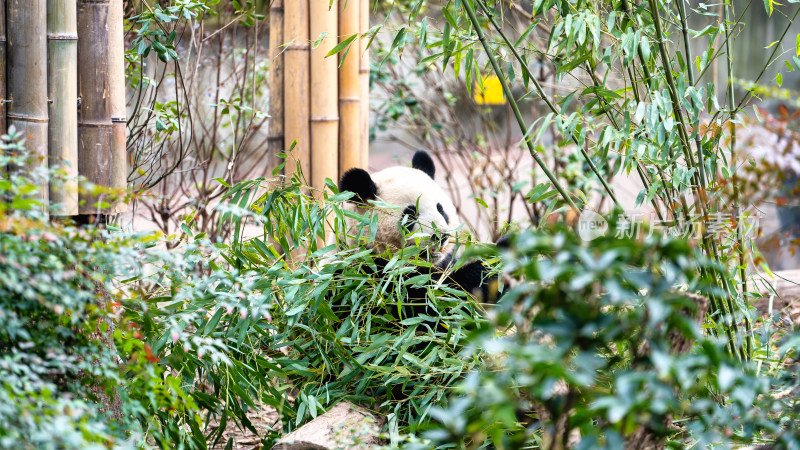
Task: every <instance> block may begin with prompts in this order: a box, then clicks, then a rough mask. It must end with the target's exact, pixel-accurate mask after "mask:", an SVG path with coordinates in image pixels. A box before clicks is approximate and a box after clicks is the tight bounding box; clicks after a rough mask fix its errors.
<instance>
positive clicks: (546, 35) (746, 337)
mask: <svg viewBox="0 0 800 450" xmlns="http://www.w3.org/2000/svg"><path fill="white" fill-rule="evenodd" d="M514 6H515V5H513V4H511V3H509V2H505V1H500V0H497V1H490V0H463V1H459V2H450V3H447V4H446V5H444V6H443V10H442V12H443V14H442V20H441V22H439V24H440V25H441V26H439V27H435V26H434V25H429V22H428V19H429V18H428V17H425V18H424V19H423V18H422V13H421V11H423V8H422V2H411V6H409V11H410V19H409V22H408V24H409V25H407V26H403V27H402V28H401V29H399V30H398V31H397V32H396V33H395V36H397V38H395V40H394V43H393V45H392V50H393V51H397V52H400V51H402V49H403V46H404V44H405V43H406V42H411V40H412V39H413V38H414V36H416V37H417V38H418V39H419V43H420V47H421V48H423V49H424V51H425V52H427V53H426V54H424V55H423V56H424V62H425V63H426V64H434V63H436V64H441V68H442V70H444V71H445V72H446V71H448V70H451V68H452V70H453V72H454V75H455V76H456V77H457V78H459V79H462V80H464V82H465V83H466V85H467V89H479V82H480V80H481V79H482V78H483V77H484V76H486V75H488V74H493V75H495V76H497V77H498V78H499V81H500V83H501V84H502V87H503V91H504V94H505V96H506V98H507V100H508V102H509V106H510V108H511V110H512V111H513V115H514V118H515V119H516V123H517V125H518V126H519V129H520V131H521V132H522V134H523V135H524V136H525V139H524V141H525V145H526V147H527V149H528V150H529V152H530V155H531V157H532V158H533V159H534V160H535V161H536V163H537V165H538V168H539V170H541V172H542V173H543V174H544V175H545V176H546V178H547V179H548V180H549V184H550V188H551V189H554V190H555V191H557V193H558V195H559V196H560V199H561V202H562V204H563V207H564V208H566V209H571V210H573V211H576V212H577V211H578V210H581V209H585V208H587V207H589V208H590V207H591V205H590V204H589V203H588V200H587V198H588V197H591V195H592V194H591V193H584V192H574V191H573V192H571V191H569V190H568V189H567V188H566V187H565V186H563V185H562V182H561V181H560V180H559V179H558V178H557V177H556V175H555V174H554V173H553V172H552V171H551V168H549V167H548V165H547V163H546V162H545V161H544V159H543V156H544V155H543V154H541V151H540V150H537V145H538V144H539V142H538V140H539V139H540V137H541V136H542V134H543V133H542V131H543V130H545V129H548V128H552V129H555V130H556V132H557V134H558V135H559V136H561V138H562V139H564V140H565V141H571V143H572V146H573V148H574V151H575V152H576V153H577V154H578V155H579V157H580V158H582V159H583V160H584V163H585V167H586V168H587V173H589V174H591V175H592V176H593V177H595V178H596V182H597V187H598V192H597V195H599V196H605V197H607V198H608V199H610V201H611V203H612V204H613V205H614V206H615V208H617V209H621V208H622V205H621V204H620V202H619V201H618V199H617V195H616V192H615V190H614V188H613V186H612V182H613V180H614V178H615V177H620V176H628V175H630V174H634V176H635V177H638V179H639V181H640V182H641V184H642V185H643V186H644V188H643V190H642V191H641V192H640V193H639V196H638V197H637V199H636V204H637V206H638V205H639V204H642V203H647V204H650V205H651V206H652V210H653V211H654V214H655V215H656V216H657V217H658V221H659V222H660V224H662V225H665V226H667V227H669V228H671V229H672V230H673V231H676V230H679V231H680V232H681V233H685V234H687V235H689V236H692V237H693V240H694V241H696V242H697V244H698V245H699V246H700V247H701V248H702V251H703V253H704V254H705V255H706V257H708V258H709V260H710V261H713V262H714V263H715V264H719V265H721V266H724V267H726V268H727V269H728V270H726V271H723V272H721V273H726V274H727V275H726V276H723V275H715V280H716V284H717V287H718V289H717V291H716V292H715V294H713V295H712V296H711V298H710V304H711V311H710V314H709V318H710V321H711V324H712V326H711V331H712V333H714V334H718V335H720V336H722V337H724V338H725V339H726V340H727V342H728V348H729V351H730V352H731V353H732V354H735V355H737V357H738V358H740V359H742V360H747V359H750V358H752V357H753V351H754V350H753V342H752V332H753V330H752V326H751V320H750V312H749V307H748V303H749V299H750V298H751V297H752V295H751V293H750V292H749V291H750V290H752V283H753V282H754V279H755V278H756V276H755V273H756V270H757V269H760V268H761V266H760V263H759V261H760V258H759V256H758V252H757V249H756V248H755V246H754V243H753V239H754V237H755V236H754V234H755V233H757V229H756V227H754V226H753V220H752V219H753V217H754V216H755V214H757V212H756V211H754V209H753V208H748V207H747V205H745V204H744V201H743V199H741V198H738V197H739V194H738V191H737V190H736V189H735V188H734V189H733V190H731V189H730V186H732V185H735V184H736V183H735V182H733V181H734V180H735V177H736V172H737V169H738V168H739V166H740V165H741V164H742V158H741V156H739V155H738V152H737V149H736V147H735V145H736V131H735V127H734V124H735V123H736V118H737V114H741V113H740V111H741V110H742V107H743V105H744V102H745V100H746V99H747V98H748V97H749V96H750V93H749V92H748V93H747V94H746V95H745V96H743V97H742V98H740V99H739V101H738V102H737V101H735V100H736V99H735V92H736V91H735V89H734V86H733V80H734V74H733V73H732V64H731V61H732V59H733V57H734V52H735V50H734V45H733V34H734V33H735V32H736V31H737V29H738V28H739V27H741V26H742V18H743V17H745V14H746V13H747V9H745V10H744V11H741V12H739V13H738V15H736V14H735V13H734V12H733V11H731V9H732V7H731V5H730V4H729V3H728V2H725V3H724V4H723V5H722V6H720V9H719V12H716V11H710V10H708V8H709V7H708V6H707V5H704V4H701V5H699V6H697V7H693V8H691V10H689V11H687V9H688V8H690V6H687V5H686V4H685V3H684V2H660V1H657V0H647V1H644V2H641V3H637V2H633V1H630V0H621V1H614V2H593V1H578V2H560V1H551V0H541V1H535V2H533V6H532V11H531V12H530V13H529V12H528V11H527V10H521V9H520V8H519V7H517V8H516V9H517V12H518V11H522V12H521V13H522V14H525V15H527V17H528V18H529V19H530V22H529V26H528V28H527V29H518V28H514V26H513V25H512V22H511V21H508V20H506V19H507V18H506V17H505V14H513V13H515V11H514V10H515V8H514ZM798 10H800V9H798ZM687 14H696V15H705V16H713V17H715V18H717V19H718V20H717V21H716V23H714V24H712V25H709V26H708V27H707V28H706V29H704V30H700V31H698V30H692V29H690V28H689V26H688V25H687ZM794 15H795V16H796V11H795V12H794ZM790 17H792V19H791V20H790V21H789V23H788V25H787V28H786V30H785V31H784V33H783V34H782V35H781V40H783V37H785V36H786V31H788V29H789V26H791V24H792V23H793V16H791V15H790ZM420 19H422V20H420ZM775 44H777V45H775ZM790 44H791V43H790ZM773 45H774V46H775V49H774V50H773V51H772V53H771V55H770V57H769V61H768V63H767V64H766V66H769V64H771V63H772V62H773V61H775V60H776V58H777V56H776V53H777V51H778V48H782V45H783V44H782V43H781V42H780V41H778V42H775V43H773ZM698 46H700V47H701V48H703V49H704V51H703V52H702V53H703V54H702V55H695V54H693V48H697V47H698ZM701 56H702V57H701ZM542 63H544V64H548V65H553V66H554V67H555V73H556V83H557V84H558V85H559V88H560V92H559V93H558V95H555V93H554V91H547V90H546V89H544V88H543V87H542V85H541V84H540V82H539V81H538V80H537V78H536V76H535V75H534V72H535V71H534V70H533V69H532V67H533V65H534V64H540V65H541V64H542ZM787 64H788V63H787ZM718 66H723V67H724V71H723V73H724V77H722V76H717V75H716V73H717V72H718V70H717V67H718ZM712 67H713V72H714V74H715V76H714V77H713V78H712V77H711V72H712V70H711V69H712ZM765 69H766V67H765ZM761 74H762V75H763V74H764V70H762V72H761ZM717 78H721V80H717ZM758 78H759V80H760V79H761V75H760V76H759V77H758ZM717 84H719V88H718V87H717ZM718 97H719V98H718ZM531 101H538V102H541V103H542V104H543V105H545V106H546V109H547V110H548V111H549V114H547V115H546V116H545V117H540V118H538V119H537V120H536V121H535V122H534V123H526V120H525V119H524V117H523V115H522V113H521V112H520V106H519V105H520V102H531ZM721 217H724V218H725V220H724V221H725V225H724V228H725V230H726V233H724V234H720V233H714V232H713V231H714V227H715V226H717V227H718V226H719V224H716V225H715V222H718V220H717V219H720V218H721ZM717 231H718V230H717Z"/></svg>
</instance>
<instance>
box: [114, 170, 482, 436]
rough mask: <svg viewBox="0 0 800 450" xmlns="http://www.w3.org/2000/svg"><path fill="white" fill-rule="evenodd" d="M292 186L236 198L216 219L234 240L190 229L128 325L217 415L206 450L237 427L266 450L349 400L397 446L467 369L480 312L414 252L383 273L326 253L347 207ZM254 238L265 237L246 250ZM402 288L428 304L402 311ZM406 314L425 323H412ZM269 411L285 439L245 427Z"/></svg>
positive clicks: (347, 255) (358, 252) (238, 193)
mask: <svg viewBox="0 0 800 450" xmlns="http://www.w3.org/2000/svg"><path fill="white" fill-rule="evenodd" d="M293 181H294V182H293V183H288V184H284V185H276V183H275V182H274V181H265V180H254V181H250V182H242V183H239V184H237V185H235V186H232V187H231V188H230V190H229V191H228V193H227V194H226V197H227V202H228V203H227V205H228V206H222V208H223V209H224V211H225V212H224V215H225V216H226V220H230V221H231V222H232V223H234V224H235V231H234V236H235V237H236V238H235V239H234V241H233V242H231V243H230V245H227V244H223V243H217V244H213V245H211V244H210V243H208V242H207V241H204V237H203V236H194V237H192V236H191V234H190V233H191V230H188V228H187V229H186V230H185V231H187V233H189V240H190V242H189V243H188V244H187V245H185V246H182V247H181V248H180V250H181V252H182V253H181V256H180V258H178V259H176V260H174V261H172V262H171V263H170V264H166V265H164V266H163V269H162V270H160V271H159V272H158V273H157V274H154V275H150V276H149V277H148V279H150V280H156V279H158V280H160V281H159V284H160V285H161V287H162V288H161V289H155V290H149V291H147V294H146V295H145V296H144V297H143V298H142V299H141V300H138V301H135V302H133V303H132V304H131V305H132V307H131V308H129V309H128V312H127V315H126V317H125V318H126V321H131V322H133V323H135V324H137V329H139V330H141V332H142V334H143V335H144V338H145V340H146V341H147V342H150V343H151V345H152V348H153V352H154V353H155V354H156V355H158V357H159V358H160V357H161V355H164V359H163V360H162V363H163V364H165V365H166V366H168V367H170V368H171V370H172V371H173V372H175V373H178V374H180V377H181V378H182V380H183V385H184V386H190V388H189V390H188V393H189V395H190V396H191V397H192V398H194V400H195V402H196V403H197V404H198V405H199V406H200V407H201V408H203V409H207V410H209V411H211V412H213V414H215V415H216V417H217V419H218V421H219V423H220V427H221V428H220V429H219V430H212V433H211V436H210V439H211V440H212V441H214V440H215V439H217V438H218V437H220V436H221V431H222V428H224V426H223V425H224V424H225V423H226V421H227V420H233V421H235V422H236V423H237V424H239V425H241V426H242V427H246V428H249V429H251V431H253V432H257V433H259V434H260V435H262V436H263V439H264V442H265V443H267V444H269V443H270V442H274V440H276V439H277V438H279V437H280V436H282V435H283V434H284V433H285V432H288V431H291V430H292V429H294V428H295V427H297V426H299V425H301V424H303V423H305V422H307V421H308V420H311V419H312V418H314V417H316V416H317V415H319V414H321V413H322V412H324V411H325V410H326V409H328V408H330V407H331V406H333V405H335V404H336V403H337V402H339V401H342V400H345V399H346V400H350V401H353V402H356V403H360V404H364V405H367V406H369V407H371V408H374V409H376V410H378V411H381V412H382V413H384V414H388V415H389V418H390V423H391V427H392V429H394V430H395V433H397V432H398V431H402V432H409V431H413V430H415V429H416V428H417V427H418V426H419V424H421V423H425V422H426V421H427V420H428V419H429V418H428V411H429V409H430V407H431V405H434V404H440V403H441V402H442V401H443V399H444V397H445V395H446V393H447V390H448V388H449V387H451V386H452V385H454V384H455V383H456V382H457V381H458V380H459V379H460V378H461V376H462V374H464V373H466V372H468V371H470V370H472V369H473V368H474V366H475V363H476V361H477V360H476V359H475V358H471V357H470V358H461V357H460V356H459V350H460V348H461V343H460V341H461V340H462V339H463V338H464V336H465V333H466V329H467V328H468V327H469V326H474V323H475V321H476V319H477V320H480V317H481V316H480V313H479V311H480V306H478V305H477V304H475V303H474V301H472V300H471V299H469V298H468V297H467V296H466V294H465V293H463V292H458V291H454V290H452V289H449V288H446V287H443V286H439V285H437V284H436V283H435V281H432V280H431V275H428V274H420V273H417V272H416V271H415V265H423V266H425V265H427V266H430V263H429V262H428V261H427V260H426V259H425V258H424V257H423V256H424V255H421V254H420V252H421V251H422V250H421V249H419V248H411V249H408V251H405V252H401V253H398V254H396V255H394V256H390V258H391V259H390V262H389V263H388V264H387V265H386V267H385V268H383V269H382V271H381V272H377V271H378V268H377V267H376V264H375V262H374V260H373V257H374V256H377V255H372V254H371V251H370V250H365V249H364V248H346V247H340V246H337V245H336V244H335V240H333V241H331V240H329V242H332V243H331V244H330V245H327V246H322V245H320V243H321V242H324V239H326V237H328V235H329V233H332V232H334V234H333V236H336V238H337V239H338V240H339V242H344V236H343V234H342V233H343V232H344V230H345V229H346V227H345V226H344V218H345V216H349V217H353V213H351V212H348V211H346V210H345V209H344V208H343V204H342V203H341V202H342V201H343V200H344V199H345V198H347V197H348V196H349V194H348V195H345V194H336V195H334V196H333V197H331V198H327V197H326V198H324V199H322V200H321V201H315V200H314V199H312V198H310V197H308V196H307V195H306V194H304V193H303V192H302V191H301V185H300V183H299V178H295V179H294V180H293ZM266 186H269V187H270V189H269V190H267V191H266V193H264V194H261V192H263V190H262V188H263V187H266ZM330 187H331V188H332V189H333V188H335V186H333V185H330ZM359 220H361V221H362V226H363V229H365V230H369V229H370V228H372V226H373V225H374V224H373V222H372V221H373V220H374V217H372V218H368V217H363V218H359ZM248 224H249V225H248ZM253 225H255V226H258V227H260V228H261V229H262V230H263V233H261V234H259V235H258V236H256V237H253V238H248V239H244V238H242V237H241V236H242V232H243V230H244V229H245V228H246V227H248V226H253ZM373 232H374V231H373ZM329 239H330V238H329ZM192 273H194V274H196V275H194V276H187V274H192ZM153 287H155V286H153ZM408 287H419V288H421V289H422V292H425V293H426V295H425V298H414V299H409V298H407V296H406V294H405V292H406V289H407V288H408ZM414 303H417V304H424V305H427V306H429V307H430V308H431V311H433V312H431V313H430V315H411V314H409V312H408V305H409V304H414ZM270 380H271V381H270ZM265 406H271V407H274V408H276V409H277V410H278V413H279V414H280V419H281V422H282V429H281V428H278V427H277V424H274V425H275V427H274V428H272V429H267V430H265V429H255V428H254V427H253V425H252V424H251V423H250V421H249V419H248V418H247V412H248V411H249V410H252V409H255V408H263V407H265ZM217 431H218V432H219V434H217Z"/></svg>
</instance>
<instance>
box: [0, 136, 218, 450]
mask: <svg viewBox="0 0 800 450" xmlns="http://www.w3.org/2000/svg"><path fill="white" fill-rule="evenodd" d="M0 150H2V152H0V166H4V167H23V165H24V164H25V163H26V152H25V149H24V147H22V146H21V144H20V140H19V136H18V135H16V134H15V133H14V131H13V130H10V132H9V135H8V136H4V137H3V142H2V149H0ZM51 175H52V176H58V173H57V171H56V170H51V171H47V170H44V169H42V170H34V171H19V170H11V171H9V173H8V175H7V176H6V177H4V178H3V179H2V180H0V196H2V197H3V198H4V199H6V200H7V201H6V202H4V203H2V204H0V320H2V322H3V327H0V405H2V406H0V447H2V448H7V447H18V446H19V445H20V444H23V445H24V446H26V447H31V448H91V447H110V446H114V445H117V446H134V445H136V446H138V445H145V444H146V443H147V442H153V441H150V440H149V438H148V440H145V436H150V437H151V438H152V439H153V440H154V441H155V442H158V443H162V444H163V443H167V442H180V441H181V440H183V441H186V437H185V436H184V435H185V434H186V432H185V430H184V428H183V423H185V422H182V423H174V422H175V419H174V417H181V416H182V414H186V415H187V416H189V417H193V414H194V413H193V412H192V411H193V410H194V409H195V407H194V404H193V403H192V402H191V401H190V399H188V398H186V396H185V395H184V394H183V393H182V391H181V388H180V386H179V385H178V384H177V383H176V382H175V381H176V379H174V378H172V377H170V376H165V370H164V368H162V367H160V366H158V365H154V364H153V362H154V360H153V358H152V353H151V352H150V347H149V346H148V345H147V344H145V343H144V342H142V341H141V340H140V338H141V335H140V334H139V333H138V332H137V331H136V330H133V329H130V328H129V327H128V326H127V324H125V323H120V322H119V316H120V303H119V299H118V298H117V294H118V293H119V291H118V290H116V289H115V284H114V280H115V279H118V277H122V275H123V274H124V273H126V271H127V270H128V269H129V268H131V267H132V265H131V261H134V264H133V266H138V264H137V263H136V261H138V260H137V259H136V256H137V255H138V254H141V253H140V252H141V250H142V249H143V247H142V245H143V244H145V243H146V240H143V239H141V238H139V237H136V236H127V235H124V234H122V233H118V232H115V231H111V230H109V231H105V230H101V229H98V228H93V227H84V228H80V229H78V228H74V227H72V226H70V225H68V224H58V223H50V222H48V220H47V216H46V215H45V214H44V213H43V206H42V205H41V203H40V202H39V201H38V200H37V198H38V197H37V195H38V192H39V187H40V186H42V185H43V183H46V181H47V180H48V179H49V178H50V176H51ZM168 411H169V417H170V419H169V420H163V418H164V416H165V415H166V413H167V412H168ZM157 418H159V419H162V422H161V425H163V426H161V425H159V424H158V423H157V422H156V419H157ZM170 421H172V423H171V422H170ZM188 422H189V423H196V421H194V422H193V421H192V420H189V421H188ZM193 431H199V428H197V427H195V430H193ZM200 437H202V434H200Z"/></svg>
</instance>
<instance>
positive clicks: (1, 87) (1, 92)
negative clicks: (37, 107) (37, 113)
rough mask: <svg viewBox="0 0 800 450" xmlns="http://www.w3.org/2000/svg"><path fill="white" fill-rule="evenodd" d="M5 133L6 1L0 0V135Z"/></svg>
mask: <svg viewBox="0 0 800 450" xmlns="http://www.w3.org/2000/svg"><path fill="white" fill-rule="evenodd" d="M5 132H6V0H0V134H5Z"/></svg>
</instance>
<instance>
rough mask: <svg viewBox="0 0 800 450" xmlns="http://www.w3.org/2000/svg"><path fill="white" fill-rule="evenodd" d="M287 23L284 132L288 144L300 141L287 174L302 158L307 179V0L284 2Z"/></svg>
mask: <svg viewBox="0 0 800 450" xmlns="http://www.w3.org/2000/svg"><path fill="white" fill-rule="evenodd" d="M285 13H286V23H285V27H284V36H285V38H286V40H287V43H288V45H287V46H286V53H285V56H284V57H285V58H286V59H285V60H284V63H285V64H286V66H285V67H286V78H285V79H284V80H283V83H284V89H283V92H284V102H285V106H286V111H285V114H286V115H285V117H284V118H285V121H284V124H285V125H284V126H285V129H284V133H285V143H284V145H285V146H286V148H287V149H288V148H289V145H291V143H292V141H294V140H295V139H296V140H297V145H296V146H295V148H294V150H293V151H292V153H291V155H290V157H289V159H287V161H286V168H285V171H286V174H287V175H291V174H293V173H294V172H295V170H296V164H297V162H298V161H299V162H300V170H302V172H303V175H304V176H305V179H306V180H308V179H310V177H311V176H312V174H311V158H310V155H309V153H310V142H309V141H310V125H309V119H310V112H311V111H310V104H309V70H308V69H309V58H308V50H309V47H310V46H309V35H308V0H292V1H288V2H286V3H285Z"/></svg>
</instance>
